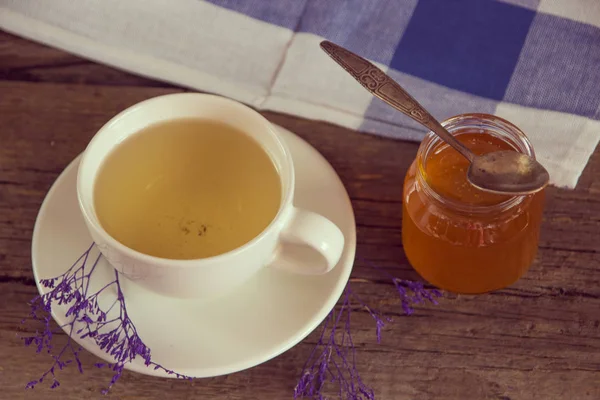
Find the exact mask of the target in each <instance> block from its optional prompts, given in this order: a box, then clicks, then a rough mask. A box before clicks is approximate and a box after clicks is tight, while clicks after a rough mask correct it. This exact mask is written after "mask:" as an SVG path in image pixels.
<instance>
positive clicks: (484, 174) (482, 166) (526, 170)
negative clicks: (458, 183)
mask: <svg viewBox="0 0 600 400" xmlns="http://www.w3.org/2000/svg"><path fill="white" fill-rule="evenodd" d="M467 178H468V179H469V182H471V184H472V185H473V186H475V187H477V188H478V189H481V190H484V191H486V192H492V193H498V194H506V193H510V194H513V195H525V194H530V193H535V192H537V191H538V190H541V189H542V188H544V187H545V186H546V185H548V182H549V180H550V175H549V174H548V171H546V169H545V168H544V167H543V166H542V165H541V164H540V163H539V162H537V161H536V160H534V159H533V158H531V157H529V156H528V155H526V154H523V153H518V152H516V151H512V150H503V151H494V152H492V153H487V154H484V155H482V156H475V157H474V158H473V161H472V162H471V165H470V166H469V169H468V171H467Z"/></svg>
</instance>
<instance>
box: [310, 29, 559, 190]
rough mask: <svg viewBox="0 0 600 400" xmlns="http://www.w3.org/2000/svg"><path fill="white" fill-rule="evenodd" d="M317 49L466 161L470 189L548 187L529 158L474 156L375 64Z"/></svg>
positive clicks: (332, 48)
mask: <svg viewBox="0 0 600 400" xmlns="http://www.w3.org/2000/svg"><path fill="white" fill-rule="evenodd" d="M321 48H322V49H323V50H324V51H325V52H326V53H327V54H328V55H329V56H330V57H331V58H333V60H334V61H336V62H337V63H338V64H339V65H341V66H342V67H343V68H344V69H345V70H346V71H347V72H348V73H349V74H350V75H352V76H353V77H354V79H356V80H357V81H358V82H359V83H360V84H361V85H363V86H364V88H365V89H367V90H368V91H369V92H371V93H372V94H373V95H375V96H377V97H379V98H380V99H381V100H383V101H385V102H386V103H387V104H389V105H390V106H392V107H394V108H395V109H396V110H398V111H400V112H402V113H404V114H406V115H408V116H409V117H411V118H412V119H414V120H415V121H417V122H418V123H420V124H421V125H423V126H425V127H426V128H428V129H430V130H431V131H432V132H434V133H435V134H437V135H438V136H439V137H440V138H441V139H442V140H443V141H445V142H446V143H448V144H449V145H450V146H452V147H453V148H454V149H456V150H457V151H458V152H459V153H460V154H462V155H463V156H464V157H465V158H466V159H467V160H469V162H470V163H471V165H470V166H469V169H468V171H467V179H468V180H469V182H470V183H471V184H472V185H473V186H475V187H477V188H479V189H481V190H485V191H487V192H492V193H499V194H511V195H524V194H531V193H535V192H537V191H540V190H542V189H543V188H544V187H545V186H546V185H548V181H549V179H550V175H549V174H548V171H546V169H545V168H544V167H543V166H542V165H541V164H540V163H538V162H537V161H536V160H534V159H533V158H532V157H529V156H528V155H526V154H522V153H518V152H516V151H510V150H508V151H507V150H504V151H495V152H492V153H487V154H484V155H482V156H478V155H476V154H474V153H473V152H472V151H471V150H469V149H468V148H467V147H465V145H463V144H462V143H460V142H459V141H458V140H456V138H455V137H454V136H452V135H451V134H450V133H449V132H448V131H447V130H446V129H445V128H444V127H443V126H442V125H441V124H440V123H439V122H438V121H437V120H436V119H435V118H433V117H432V116H431V114H429V112H427V110H425V109H424V108H423V106H421V105H420V104H419V103H418V102H417V101H416V100H415V99H414V98H412V96H411V95H409V94H408V93H407V92H406V91H405V90H404V89H403V88H402V87H401V86H400V85H399V84H398V83H397V82H395V81H394V80H393V79H392V78H390V77H389V76H387V75H386V74H385V73H384V72H383V71H382V70H380V69H379V68H377V67H376V66H375V65H373V64H371V63H370V62H369V61H367V60H365V59H364V58H362V57H360V56H358V55H356V54H354V53H352V52H351V51H349V50H346V49H344V48H343V47H340V46H338V45H336V44H334V43H331V42H329V41H327V40H325V41H322V42H321Z"/></svg>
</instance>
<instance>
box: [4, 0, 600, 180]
mask: <svg viewBox="0 0 600 400" xmlns="http://www.w3.org/2000/svg"><path fill="white" fill-rule="evenodd" d="M0 28H4V29H6V30H7V31H11V32H14V33H16V34H20V35H22V36H25V37H29V38H31V39H34V40H38V41H41V42H44V43H47V44H49V45H53V46H56V47H60V48H62V49H65V50H67V51H71V52H73V53H77V54H79V55H82V56H84V57H88V58H90V59H94V60H97V61H99V62H103V63H106V64H110V65H113V66H116V67H119V68H122V69H125V70H128V71H131V72H134V73H138V74H141V75H145V76H150V77H153V78H157V79H161V80H164V81H169V82H173V83H177V84H180V85H183V86H187V87H190V88H194V89H198V90H202V91H208V92H214V93H219V94H222V95H224V96H229V97H232V98H234V99H237V100H239V101H242V102H245V103H247V104H250V105H252V106H254V107H256V108H259V109H268V110H275V111H281V112H286V113H290V114H295V115H299V116H303V117H307V118H312V119H320V120H327V121H330V122H333V123H336V124H340V125H343V126H346V127H350V128H353V129H358V130H361V131H364V132H369V133H375V134H379V135H384V136H390V137H394V138H401V139H409V140H420V139H421V138H422V137H423V135H424V133H425V132H424V129H423V128H422V127H420V126H419V125H417V124H416V123H413V122H412V121H410V120H409V119H408V118H407V117H405V116H404V115H402V114H400V113H398V112H396V111H393V110H392V109H391V108H389V107H388V106H386V105H384V104H383V103H382V102H381V101H379V100H377V99H374V98H373V97H371V95H370V94H369V93H368V92H366V91H365V90H364V89H363V88H362V87H361V86H360V85H358V84H357V83H356V82H354V80H353V79H352V78H351V77H349V76H347V75H346V74H345V73H344V72H343V71H342V70H341V69H340V68H339V66H337V65H336V64H335V63H334V62H332V61H331V60H330V59H329V58H328V57H327V56H326V55H325V54H324V53H323V52H322V51H321V50H320V48H319V46H318V44H319V42H320V41H321V40H322V39H323V38H326V39H329V40H331V41H333V42H336V43H338V44H340V45H342V46H344V47H347V48H348V49H350V50H352V51H354V52H356V53H358V54H360V55H362V56H364V57H367V58H369V59H371V60H373V61H374V62H375V63H377V64H378V65H379V66H380V67H382V69H384V70H385V71H387V72H388V73H389V74H390V75H391V76H392V77H393V78H394V79H396V80H397V81H398V82H400V84H401V85H402V86H404V87H405V88H406V89H407V90H408V91H409V92H410V93H412V94H413V95H414V97H415V98H416V99H417V100H419V101H420V102H422V104H423V105H424V106H425V107H427V108H429V109H430V110H431V111H432V113H433V114H434V115H435V116H436V117H437V118H439V119H445V118H448V117H450V116H453V115H456V114H460V113H465V112H486V113H493V114H496V115H499V116H502V117H504V118H506V119H508V120H510V121H512V122H514V123H515V124H516V125H517V126H519V127H520V128H521V129H522V130H523V131H525V132H526V134H527V135H528V136H529V137H530V138H531V140H532V142H533V143H534V147H535V148H536V152H537V155H538V158H539V159H540V160H541V162H542V163H543V164H544V165H545V166H546V167H547V168H548V169H549V171H550V173H551V176H552V182H553V183H554V184H556V185H559V186H566V187H574V186H575V184H576V183H577V179H578V177H579V175H580V174H581V172H582V170H583V168H584V167H585V164H586V163H587V161H588V159H589V157H590V155H591V154H592V152H593V151H594V148H595V147H596V145H597V143H598V140H599V138H600V0H502V1H500V0H497V1H495V0H272V1H270V0H210V1H201V0H173V1H164V0H127V1H123V0H77V1H72V0H51V1H50V0H2V1H1V2H0Z"/></svg>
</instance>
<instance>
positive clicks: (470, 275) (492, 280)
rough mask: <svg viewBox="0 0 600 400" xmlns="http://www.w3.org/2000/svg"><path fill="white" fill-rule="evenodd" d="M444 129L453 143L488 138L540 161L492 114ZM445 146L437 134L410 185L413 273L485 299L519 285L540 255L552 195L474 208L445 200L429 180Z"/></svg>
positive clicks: (407, 209) (407, 229) (407, 242)
mask: <svg viewBox="0 0 600 400" xmlns="http://www.w3.org/2000/svg"><path fill="white" fill-rule="evenodd" d="M442 125H443V126H444V127H445V128H446V129H447V130H448V131H449V132H450V133H452V134H453V135H461V134H463V133H469V134H487V135H492V136H495V137H497V138H499V139H501V140H502V141H504V142H506V143H508V144H509V145H510V146H511V147H512V148H513V149H515V150H517V151H520V152H522V153H525V154H528V155H530V156H533V157H535V154H534V151H533V148H532V146H531V144H530V142H529V140H528V139H527V137H526V136H525V134H524V133H523V132H521V131H520V130H519V129H518V128H517V127H516V126H514V125H512V124H511V123H509V122H508V121H505V120H503V119H501V118H499V117H496V116H493V115H488V114H463V115H459V116H456V117H453V118H450V119H448V120H446V121H444V122H443V123H442ZM441 145H442V142H441V140H440V139H439V138H438V137H437V136H435V135H434V134H433V133H432V132H430V133H429V134H428V135H427V136H426V137H425V139H424V140H423V142H422V143H421V146H420V147H419V151H418V153H417V157H416V159H415V161H414V162H413V163H412V165H411V167H410V168H409V170H408V172H407V174H406V177H405V181H404V194H403V219H402V241H403V246H404V250H405V253H406V255H407V258H408V260H409V262H410V263H411V265H412V266H413V268H414V269H415V270H416V271H417V272H418V273H419V274H420V275H421V276H422V277H423V278H424V279H425V280H427V281H428V282H430V283H431V284H433V285H435V286H437V287H440V288H442V289H446V290H449V291H453V292H457V293H484V292H488V291H492V290H496V289H500V288H503V287H506V286H508V285H510V284H512V283H513V282H515V281H516V280H518V279H519V278H520V277H521V276H522V275H523V274H524V273H525V271H526V270H527V269H528V268H529V266H530V265H531V263H532V262H533V260H534V258H535V256H536V253H537V248H538V241H539V232H540V225H541V222H542V213H543V204H544V192H543V191H541V192H538V193H536V194H533V195H528V196H513V197H508V198H507V199H506V200H503V201H502V202H500V203H498V204H492V205H473V204H465V203H461V202H459V201H456V200H455V199H451V198H448V197H444V196H443V195H441V194H440V193H437V192H436V191H435V188H433V187H432V186H431V185H430V184H429V183H428V180H427V173H426V171H427V160H428V158H429V157H430V156H431V154H433V152H434V151H435V150H436V148H439V147H440V146H441Z"/></svg>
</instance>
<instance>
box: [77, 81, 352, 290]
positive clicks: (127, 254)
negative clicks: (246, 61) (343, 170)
mask: <svg viewBox="0 0 600 400" xmlns="http://www.w3.org/2000/svg"><path fill="white" fill-rule="evenodd" d="M180 118H206V119H210V120H211V121H221V122H223V123H226V124H229V125H232V126H234V127H235V128H237V129H239V130H241V131H243V132H244V133H245V134H247V135H248V136H250V137H252V138H253V139H254V140H255V141H256V142H257V143H259V144H260V145H261V146H262V148H263V149H264V150H265V151H266V152H267V153H268V154H269V155H270V157H271V159H272V160H273V162H274V164H275V166H276V167H277V171H278V173H279V176H280V178H281V184H282V185H281V187H282V196H281V205H280V207H279V211H278V212H277V215H276V216H275V218H274V219H273V221H271V223H270V224H269V226H268V227H267V228H266V229H265V230H264V231H263V232H261V233H260V234H259V235H258V236H256V237H255V238H254V239H252V240H250V241H249V242H248V243H246V244H244V245H242V246H240V247H238V248H236V249H234V250H232V251H229V252H227V253H224V254H220V255H217V256H214V257H208V258H202V259H195V260H172V259H165V258H158V257H153V256H150V255H147V254H143V253H140V252H138V251H135V250H133V249H131V248H128V247H126V246H124V245H123V244H121V243H120V242H118V241H117V240H115V239H114V238H112V237H111V236H110V235H109V234H108V233H107V232H106V231H105V230H104V228H103V227H102V225H101V224H100V222H99V220H98V217H97V216H96V212H95V209H94V200H93V199H94V188H95V181H96V177H97V176H98V172H99V170H100V168H101V166H102V164H103V162H104V160H105V159H106V157H107V156H108V155H109V154H110V153H111V152H112V151H113V150H114V148H115V147H117V146H118V145H119V144H120V143H121V142H123V141H124V140H126V139H127V138H129V137H130V136H132V135H135V134H136V133H137V132H139V131H140V130H142V129H144V128H146V127H148V126H150V125H152V124H155V123H160V122H165V121H169V120H173V119H180ZM294 191H295V171H294V166H293V161H292V157H291V155H290V152H289V149H288V148H287V146H286V144H285V143H284V142H283V141H282V140H281V139H280V138H279V135H278V134H277V132H276V130H275V128H274V127H273V125H272V124H271V123H269V121H267V120H266V119H265V118H264V117H263V116H262V115H260V114H259V113H257V112H256V111H254V110H253V109H251V108H250V107H247V106H245V105H243V104H240V103H238V102H236V101H233V100H230V99H227V98H224V97H220V96H214V95H210V94H203V93H175V94H169V95H164V96H158V97H154V98H151V99H148V100H145V101H142V102H140V103H138V104H135V105H133V106H132V107H129V108H128V109H126V110H124V111H123V112H121V113H119V114H118V115H116V116H115V117H113V118H112V119H111V120H110V121H108V122H107V123H106V124H105V125H104V126H103V127H102V128H101V129H100V130H99V131H98V133H96V135H94V137H93V138H92V140H91V141H90V143H89V144H88V146H87V147H86V149H85V151H84V153H83V155H82V157H81V162H80V164H79V169H78V175H77V197H78V199H79V206H80V208H81V211H82V214H83V217H84V220H85V223H86V225H87V227H88V230H89V232H90V235H91V236H92V238H93V239H94V242H95V243H96V245H97V246H98V249H100V251H101V252H102V254H103V255H104V257H105V258H106V259H107V260H108V262H109V263H110V264H111V265H112V266H113V267H114V268H115V269H116V270H117V271H119V272H120V273H122V274H123V275H124V276H126V277H127V278H129V279H130V280H132V281H135V282H136V283H137V284H139V285H141V286H143V287H145V288H147V289H149V290H152V291H153V292H156V293H159V294H164V295H168V296H172V297H180V298H200V297H202V298H208V297H216V296H221V295H224V294H226V293H228V292H230V291H231V290H235V289H236V288H237V287H239V286H240V285H243V284H244V283H245V282H246V281H247V280H248V279H250V278H251V277H252V276H253V275H254V274H255V273H256V272H257V271H259V270H260V269H262V268H263V267H265V266H272V267H276V268H280V269H285V270H287V271H291V272H295V273H299V274H316V275H318V274H324V273H327V272H329V271H330V270H331V269H332V268H333V267H335V265H336V264H337V262H338V261H339V259H340V257H341V254H342V251H343V249H344V235H343V234H342V232H341V231H340V229H339V228H338V227H337V226H336V225H335V224H333V223H332V222H331V221H329V220H328V219H327V218H325V217H323V216H322V215H319V214H318V213H315V212H312V211H309V210H304V209H302V208H301V207H296V206H295V205H294V204H293V202H292V200H293V196H294ZM113 195H115V196H118V195H119V194H118V193H114V194H113ZM317 196H318V197H319V198H320V197H321V196H320V194H317Z"/></svg>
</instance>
